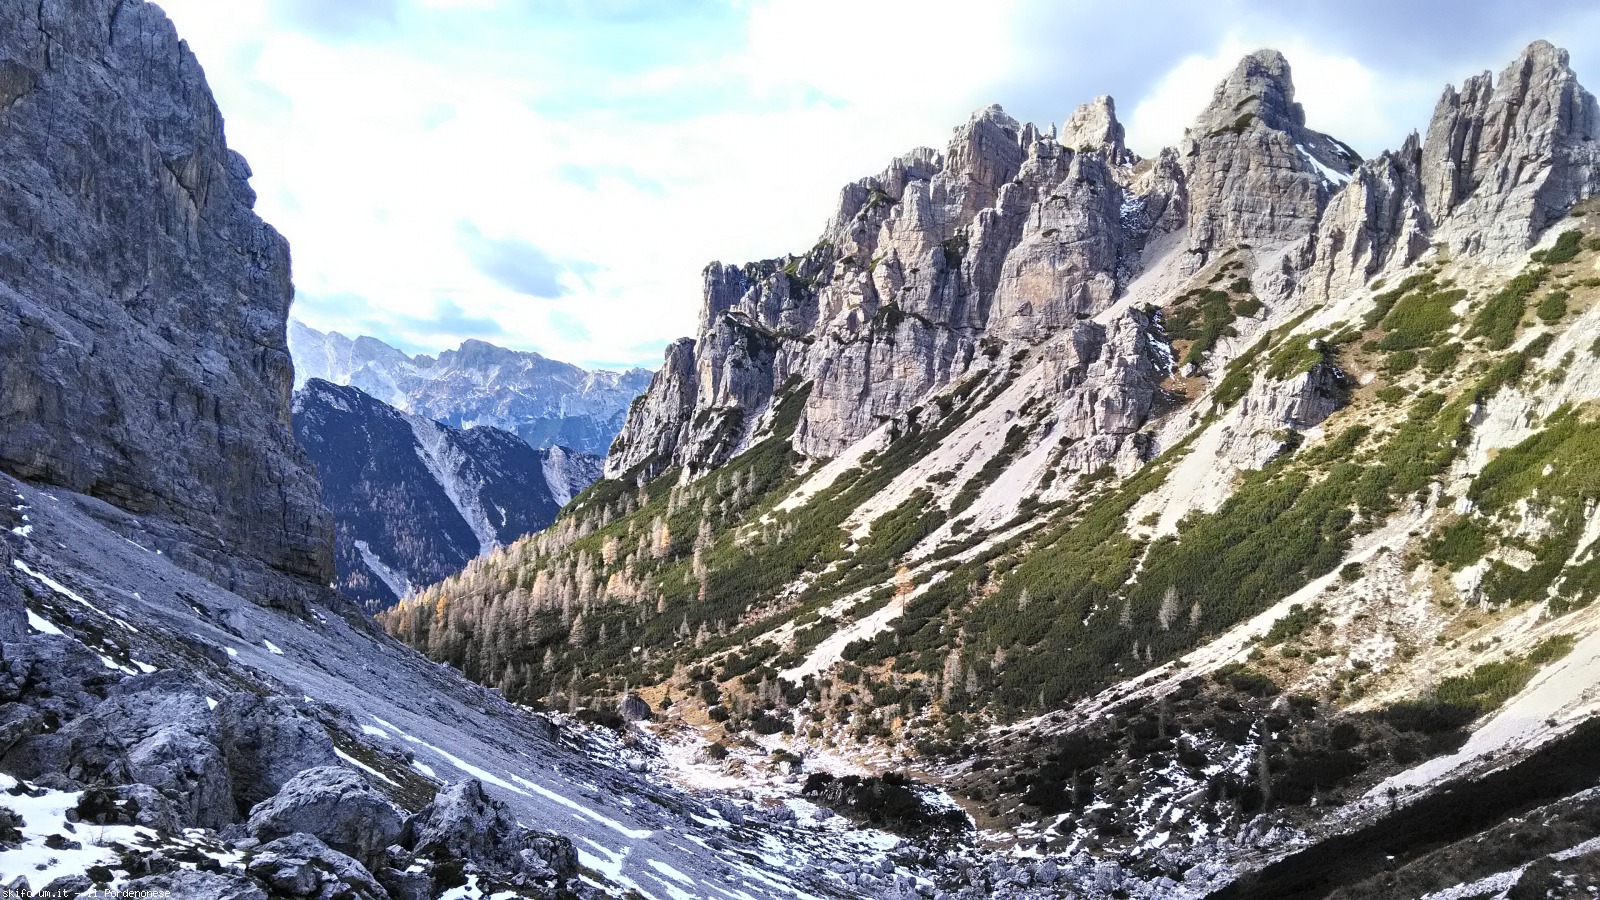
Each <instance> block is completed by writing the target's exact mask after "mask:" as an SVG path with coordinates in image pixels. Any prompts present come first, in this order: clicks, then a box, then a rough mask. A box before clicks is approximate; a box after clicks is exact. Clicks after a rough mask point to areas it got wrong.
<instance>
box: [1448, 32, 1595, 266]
mask: <svg viewBox="0 0 1600 900" xmlns="http://www.w3.org/2000/svg"><path fill="white" fill-rule="evenodd" d="M1597 139H1600V106H1597V105H1596V102H1595V98H1594V95H1593V94H1590V93H1589V92H1588V91H1586V90H1584V88H1583V86H1582V85H1580V84H1579V83H1578V77H1577V75H1576V74H1575V73H1574V72H1573V71H1572V68H1571V66H1570V65H1569V63H1568V56H1567V51H1565V50H1560V49H1557V48H1556V47H1553V46H1551V45H1550V44H1549V43H1546V42H1545V41H1536V42H1534V43H1533V44H1531V45H1529V46H1528V48H1527V49H1526V50H1524V51H1523V52H1522V54H1521V55H1520V56H1519V57H1517V60H1516V61H1515V62H1513V63H1512V64H1511V65H1510V66H1507V67H1506V69H1505V71H1503V72H1501V73H1500V78H1499V80H1498V81H1495V80H1493V79H1492V78H1491V77H1490V75H1489V73H1488V72H1485V73H1483V74H1482V75H1478V76H1475V77H1473V78H1469V79H1467V80H1466V81H1465V82H1464V83H1463V84H1462V86H1461V88H1460V90H1457V89H1456V88H1454V87H1450V88H1446V89H1445V92H1444V95H1443V96H1441V97H1440V98H1439V103H1438V106H1437V107H1436V108H1435V109H1434V113H1433V121H1432V122H1431V123H1429V125H1428V133H1427V139H1426V140H1425V141H1424V142H1423V145H1422V161H1421V172H1420V177H1421V181H1422V188H1423V192H1424V194H1425V198H1426V199H1425V204H1426V210H1427V213H1428V216H1429V218H1431V219H1432V221H1433V222H1435V223H1438V224H1441V225H1443V224H1445V223H1446V220H1447V219H1448V220H1449V222H1448V227H1447V228H1444V229H1442V230H1443V231H1444V233H1445V234H1446V235H1447V236H1448V238H1449V240H1450V245H1451V250H1452V251H1453V252H1456V253H1460V254H1464V255H1484V256H1486V257H1488V258H1489V259H1490V260H1494V261H1498V260H1502V259H1506V258H1509V257H1511V256H1515V255H1519V254H1521V253H1522V252H1523V251H1525V250H1527V249H1528V247H1529V246H1530V245H1531V244H1532V242H1533V241H1534V240H1535V239H1537V237H1538V236H1539V234H1540V233H1542V232H1543V231H1544V229H1545V228H1547V227H1548V226H1549V225H1550V224H1551V223H1553V222H1555V221H1557V220H1558V219H1560V218H1562V217H1563V216H1565V215H1566V213H1567V210H1568V209H1569V208H1570V207H1571V205H1572V203H1573V202H1574V201H1576V200H1579V199H1582V198H1584V197H1588V196H1591V195H1593V193H1594V191H1595V188H1596V185H1597V182H1600V146H1597V143H1596V142H1597Z"/></svg>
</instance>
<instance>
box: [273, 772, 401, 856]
mask: <svg viewBox="0 0 1600 900" xmlns="http://www.w3.org/2000/svg"><path fill="white" fill-rule="evenodd" d="M248 827H249V829H250V835H251V836H252V837H254V838H256V839H257V840H259V841H262V842H268V841H274V840H277V839H278V838H281V837H287V836H289V835H291V834H295V833H297V832H305V833H306V834H311V835H315V836H316V837H318V838H320V839H321V840H322V842H323V843H325V844H327V845H328V846H329V847H332V848H333V849H335V850H337V851H339V852H340V853H343V854H345V855H346V856H350V857H353V858H354V859H356V860H357V861H359V862H360V863H361V864H362V865H369V864H374V863H376V862H377V861H378V860H380V859H381V858H382V855H383V851H384V849H385V848H386V847H388V846H389V845H390V844H392V843H394V842H395V840H396V839H397V838H399V837H400V832H401V827H402V821H401V818H400V813H399V812H398V811H397V810H396V809H395V807H394V806H393V805H392V804H391V803H390V802H389V801H388V800H386V799H384V797H383V795H381V794H379V793H378V792H377V791H375V790H373V789H372V787H371V786H370V785H368V784H367V782H366V779H364V778H362V777H361V776H360V775H358V774H357V773H355V772H352V771H350V770H349V769H346V768H343V767H341V766H319V767H317V768H315V769H307V770H306V771H304V772H301V773H300V774H298V775H296V776H295V777H293V778H291V779H289V781H288V783H287V784H285V785H284V786H283V789H282V790H280V791H278V793H277V794H276V795H274V796H273V797H271V798H269V799H267V800H263V801H262V802H260V803H259V804H257V805H256V807H255V808H254V809H252V810H251V811H250V822H249V825H248Z"/></svg>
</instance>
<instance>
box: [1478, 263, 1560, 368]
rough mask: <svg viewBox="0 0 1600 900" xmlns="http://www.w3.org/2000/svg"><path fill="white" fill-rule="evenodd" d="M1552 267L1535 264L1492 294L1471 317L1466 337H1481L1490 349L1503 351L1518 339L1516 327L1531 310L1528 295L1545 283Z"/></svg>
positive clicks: (1531, 294)
mask: <svg viewBox="0 0 1600 900" xmlns="http://www.w3.org/2000/svg"><path fill="white" fill-rule="evenodd" d="M1548 275H1549V270H1548V269H1545V268H1544V267H1543V266H1534V267H1532V268H1529V269H1525V270H1523V272H1522V273H1521V274H1520V275H1518V276H1517V277H1515V278H1513V279H1511V282H1510V283H1509V284H1507V285H1506V286H1505V287H1503V288H1501V289H1500V290H1499V291H1497V292H1495V294H1494V296H1492V297H1490V298H1489V299H1488V301H1487V302H1485V303H1484V304H1483V306H1482V308H1480V309H1479V310H1478V314H1477V316H1476V317H1474V318H1473V320H1472V328H1471V330H1470V331H1468V332H1467V337H1471V338H1482V339H1483V343H1484V346H1486V347H1488V348H1489V349H1490V350H1504V349H1506V348H1507V347H1509V346H1511V343H1512V342H1513V341H1515V340H1516V339H1517V329H1518V328H1520V327H1521V326H1522V319H1523V316H1525V315H1526V314H1527V312H1528V298H1529V297H1531V296H1533V292H1534V291H1537V290H1538V289H1539V287H1540V285H1543V284H1544V281H1545V278H1546V277H1547V276H1548Z"/></svg>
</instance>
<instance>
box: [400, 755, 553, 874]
mask: <svg viewBox="0 0 1600 900" xmlns="http://www.w3.org/2000/svg"><path fill="white" fill-rule="evenodd" d="M407 831H408V832H409V835H408V836H409V839H410V846H411V848H412V850H413V852H415V853H416V855H417V856H419V857H429V858H432V859H435V860H442V859H460V860H466V861H468V862H470V863H472V864H474V865H475V866H476V867H477V868H479V869H482V870H484V871H488V872H491V873H494V874H497V875H524V876H527V877H529V878H533V879H537V880H551V879H554V880H565V879H567V878H570V877H572V876H574V875H576V874H577V869H578V858H577V851H576V850H574V849H573V846H572V842H571V841H569V840H567V839H566V838H561V837H555V836H546V835H541V834H539V833H537V832H534V831H531V830H529V829H527V828H524V827H523V826H522V825H520V824H518V822H517V820H516V816H515V815H513V814H512V812H511V809H510V808H509V807H507V806H506V804H504V803H502V802H501V801H499V800H496V799H495V798H493V797H490V796H489V795H488V794H487V793H486V792H485V791H484V789H483V784H482V783H481V782H479V781H478V780H477V779H473V778H469V779H467V780H465V781H458V782H456V783H455V784H451V785H447V786H446V787H444V788H442V789H440V791H439V793H438V795H437V796H435V797H434V800H433V802H432V803H430V804H428V805H427V806H426V807H425V808H423V810H422V811H421V812H419V813H417V815H416V816H415V817H414V818H413V819H412V820H411V821H410V822H408V823H407Z"/></svg>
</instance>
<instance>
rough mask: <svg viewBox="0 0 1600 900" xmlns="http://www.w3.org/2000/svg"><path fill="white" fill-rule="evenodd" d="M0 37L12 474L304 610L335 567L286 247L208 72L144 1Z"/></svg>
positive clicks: (254, 591) (57, 18)
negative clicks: (293, 424)
mask: <svg viewBox="0 0 1600 900" xmlns="http://www.w3.org/2000/svg"><path fill="white" fill-rule="evenodd" d="M0 21H4V22H5V23H6V27H5V28H3V29H0V109H3V110H4V113H3V116H4V124H3V127H0V384H4V385H5V390H4V391H0V470H4V471H7V472H9V473H11V474H13V475H15V476H17V477H19V478H21V479H23V480H28V481H42V482H49V483H52V484H58V485H62V486H64V487H67V488H70V489H72V490H74V491H77V492H79V493H83V494H88V495H91V496H93V497H97V498H99V499H102V500H105V501H107V502H109V503H111V504H112V505H114V506H117V507H120V508H122V509H125V510H127V511H129V512H132V513H136V514H140V515H149V516H153V517H155V518H158V519H160V520H162V521H165V522H168V523H171V524H173V525H174V526H176V527H177V528H179V529H181V531H182V534H183V538H182V539H181V540H180V542H179V543H178V544H177V545H176V546H174V547H173V548H172V552H171V554H170V555H172V556H173V558H175V559H177V560H179V561H180V562H182V563H183V564H185V565H187V566H189V567H190V568H192V569H194V570H196V571H198V572H200V573H201V574H203V575H204V576H205V577H207V578H210V579H212V580H214V581H217V582H218V583H220V584H223V585H224V586H226V587H231V588H235V589H238V590H240V591H241V592H242V593H246V594H247V595H249V596H252V597H254V598H262V599H266V600H268V601H283V602H285V603H289V602H294V601H297V600H298V598H300V597H301V596H303V592H304V591H305V590H306V589H307V585H306V584H305V581H301V579H305V580H309V581H310V582H312V583H317V584H326V583H327V582H328V581H329V580H330V578H331V577H332V574H333V565H332V562H333V560H332V540H331V539H332V532H331V526H330V522H329V519H328V517H327V515H326V513H325V511H324V510H323V508H322V505H321V501H320V498H319V493H318V489H317V482H316V478H315V475H314V473H313V472H312V470H311V467H310V465H309V464H308V463H307V461H306V458H305V456H304V454H303V453H301V452H300V450H299V449H298V448H297V447H296V445H295V443H294V440H293V438H292V436H291V434H290V430H289V418H290V410H289V400H290V390H291V384H292V380H293V372H292V368H291V365H290V360H289V354H288V351H287V349H286V345H285V334H284V330H285V323H286V321H287V318H288V308H289V302H290V299H291V298H292V296H293V293H294V292H293V287H292V286H291V284H290V279H289V247H288V244H287V243H286V242H285V241H284V239H283V238H282V237H281V236H280V235H279V234H278V233H277V232H276V231H274V230H273V229H272V228H271V227H270V226H269V225H267V224H266V223H265V222H263V221H262V220H261V219H260V218H259V217H257V216H256V214H255V213H254V212H253V211H252V206H253V204H254V202H255V193H254V191H252V190H251V188H250V186H249V177H250V167H249V166H248V165H247V164H246V163H245V161H244V159H243V158H242V157H240V156H239V155H238V154H237V153H234V152H232V151H230V150H229V149H228V147H227V144H226V142H225V140H224V138H223V125H222V117H221V115H220V114H219V113H218V111H217V107H216V104H215V103H214V102H213V100H212V97H211V92H210V90H209V89H208V88H207V86H206V82H205V78H204V74H203V73H202V71H201V68H200V64H199V62H198V61H196V59H195V57H194V54H193V53H191V52H190V51H189V48H188V46H187V45H186V44H184V43H183V42H181V41H180V40H179V39H178V36H177V33H176V32H175V30H174V29H173V26H172V23H171V22H170V21H168V20H167V17H166V16H165V14H163V13H162V11H161V10H160V9H159V8H158V7H157V6H155V5H154V4H152V3H147V2H144V0H50V2H42V3H41V2H38V0H0ZM282 575H287V576H291V577H290V578H283V577H280V576H282Z"/></svg>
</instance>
